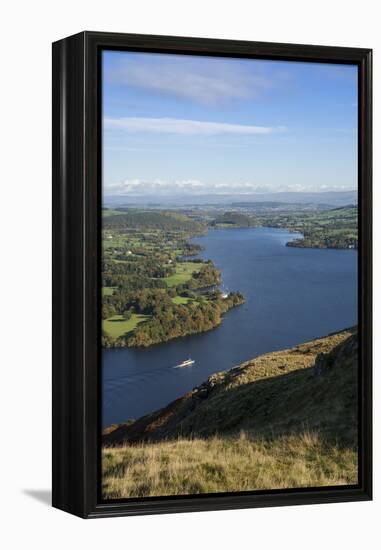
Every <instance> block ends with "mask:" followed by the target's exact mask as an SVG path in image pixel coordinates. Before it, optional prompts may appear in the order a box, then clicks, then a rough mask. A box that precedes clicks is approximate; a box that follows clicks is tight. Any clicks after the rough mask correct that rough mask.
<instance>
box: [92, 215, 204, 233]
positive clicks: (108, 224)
mask: <svg viewBox="0 0 381 550" xmlns="http://www.w3.org/2000/svg"><path fill="white" fill-rule="evenodd" d="M106 212H107V211H106ZM107 214H109V212H107ZM107 214H106V215H104V216H103V227H104V229H115V228H118V229H144V230H147V229H155V230H158V229H159V230H162V231H187V232H191V233H200V232H202V231H203V230H205V226H203V225H202V224H201V223H198V222H195V221H194V220H192V219H191V218H189V217H188V216H184V215H183V214H180V213H178V212H171V211H164V210H146V211H144V210H128V211H125V212H123V210H122V209H120V211H118V213H117V214H116V213H115V211H114V215H107Z"/></svg>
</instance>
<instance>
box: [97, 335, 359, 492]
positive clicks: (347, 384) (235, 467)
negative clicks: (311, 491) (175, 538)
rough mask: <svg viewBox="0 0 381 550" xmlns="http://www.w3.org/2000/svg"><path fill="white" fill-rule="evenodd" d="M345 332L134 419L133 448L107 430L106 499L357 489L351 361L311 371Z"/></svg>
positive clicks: (270, 357)
mask: <svg viewBox="0 0 381 550" xmlns="http://www.w3.org/2000/svg"><path fill="white" fill-rule="evenodd" d="M352 333H353V331H343V332H341V333H338V334H334V335H330V336H328V337H326V338H322V339H319V340H315V341H313V342H308V343H305V344H301V345H299V346H297V347H296V348H293V349H289V350H283V351H280V352H277V353H271V354H267V355H263V356H261V357H258V358H256V359H255V360H252V361H248V362H247V363H244V364H242V365H240V366H239V367H237V368H236V369H232V370H230V371H227V372H221V373H217V374H215V375H213V376H212V377H210V378H209V382H208V392H209V393H208V394H207V395H206V397H205V396H203V397H198V395H199V392H200V388H201V386H200V387H199V389H197V388H196V389H195V390H194V391H193V392H190V393H189V394H186V395H185V396H184V397H183V398H182V399H180V400H178V403H177V404H176V402H174V404H172V405H171V404H170V405H169V406H168V407H167V408H166V409H163V410H161V411H158V412H157V413H156V414H154V415H153V416H151V417H147V419H146V420H144V419H142V420H141V421H137V422H136V424H137V425H138V426H139V425H140V432H139V430H137V431H136V430H135V432H134V433H135V437H136V439H135V442H134V443H133V442H131V441H130V442H129V443H128V442H127V441H126V440H124V439H123V437H125V436H126V434H127V436H128V434H129V433H133V432H131V431H130V432H129V431H128V430H129V428H128V426H126V427H125V428H118V427H117V426H116V427H113V428H114V429H113V428H110V430H108V432H107V434H106V433H105V438H108V437H110V435H109V434H111V436H113V434H115V433H118V429H119V430H120V431H121V437H120V438H117V437H115V438H114V439H110V440H108V444H105V447H104V448H103V455H102V456H103V458H102V469H103V495H104V497H105V498H110V499H115V498H138V497H148V496H170V495H188V494H200V493H220V492H234V491H254V490H269V489H283V488H302V487H319V486H321V487H322V486H340V485H355V484H357V472H358V456H357V356H356V353H352V352H350V353H349V352H348V353H347V354H346V355H345V354H344V355H342V354H341V355H340V361H338V363H335V364H334V366H333V367H332V368H328V369H327V370H326V372H325V373H324V375H321V376H316V375H315V374H314V369H313V365H314V362H315V358H316V355H317V354H318V353H321V352H323V353H328V352H331V351H332V353H334V354H335V353H339V351H338V350H340V347H341V345H344V346H345V345H346V344H345V342H349V341H350V339H351V334H352ZM335 357H336V355H335ZM139 422H140V424H139ZM134 426H135V424H134V423H132V425H131V429H132V430H133V429H134ZM139 433H140V434H141V439H139V438H138V437H137V434H139ZM106 441H107V439H106ZM132 441H133V440H132Z"/></svg>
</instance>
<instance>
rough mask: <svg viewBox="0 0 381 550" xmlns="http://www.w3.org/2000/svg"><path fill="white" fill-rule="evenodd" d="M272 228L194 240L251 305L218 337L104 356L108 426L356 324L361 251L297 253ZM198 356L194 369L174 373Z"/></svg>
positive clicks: (232, 315) (230, 317) (236, 312)
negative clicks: (221, 374)
mask: <svg viewBox="0 0 381 550" xmlns="http://www.w3.org/2000/svg"><path fill="white" fill-rule="evenodd" d="M295 237H298V235H295V234H290V233H288V232H287V231H284V230H279V229H270V228H252V229H226V230H224V229H222V230H211V231H209V233H208V234H207V235H206V236H204V237H200V238H196V239H193V241H194V242H198V243H199V244H201V245H202V246H203V247H204V250H203V251H202V253H201V254H200V256H202V257H203V258H210V259H212V260H213V261H214V263H215V264H216V266H217V267H218V268H219V269H220V270H221V272H222V278H223V287H224V288H225V289H226V290H228V291H233V290H239V291H240V292H242V294H243V295H244V296H245V299H246V302H245V304H244V305H242V306H239V307H237V308H234V309H232V310H230V311H229V312H228V313H227V314H226V315H225V317H224V320H223V322H222V324H221V325H220V326H219V327H218V328H216V329H215V330H213V331H210V332H205V333H202V334H198V335H194V336H189V337H186V338H181V339H178V340H173V341H171V342H168V343H166V344H159V345H156V346H151V347H150V348H148V349H126V348H124V349H107V350H103V362H102V373H103V386H102V389H103V397H102V424H103V426H108V425H109V424H111V423H113V422H123V421H125V420H127V419H129V418H138V417H140V416H142V415H144V414H146V413H148V412H151V411H154V410H156V409H158V408H160V407H162V406H164V405H166V404H167V403H169V402H170V401H172V400H173V399H176V398H177V397H179V396H180V395H182V394H183V393H185V392H187V391H189V390H190V389H192V388H193V387H194V386H196V385H197V384H199V383H201V382H203V381H204V380H206V378H207V377H208V376H209V375H210V374H212V373H213V372H217V371H221V370H226V369H229V368H231V367H234V366H235V365H237V364H239V363H241V362H243V361H247V360H248V359H251V358H253V357H256V356H257V355H260V354H262V353H266V352H270V351H275V350H279V349H282V348H287V347H290V346H294V345H296V344H298V343H300V342H303V341H306V340H309V339H313V338H316V337H319V336H324V335H326V334H328V333H330V332H334V331H336V330H340V329H343V328H346V327H349V326H352V325H355V324H356V323H357V251H355V250H318V249H306V248H305V249H303V248H292V247H287V246H285V244H286V242H288V241H290V240H292V239H293V238H295ZM189 357H191V358H192V359H194V360H195V364H194V365H193V366H192V367H189V368H185V369H174V368H173V367H174V366H175V365H178V364H179V363H180V362H182V361H184V360H185V359H187V358H189Z"/></svg>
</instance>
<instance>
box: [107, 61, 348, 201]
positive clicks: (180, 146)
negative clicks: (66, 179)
mask: <svg viewBox="0 0 381 550" xmlns="http://www.w3.org/2000/svg"><path fill="white" fill-rule="evenodd" d="M103 186H104V194H105V195H126V196H128V195H134V196H135V195H141V196H147V197H148V196H150V197H152V196H154V197H156V198H158V197H165V196H169V195H170V196H172V197H173V196H174V195H176V196H177V195H179V196H182V195H184V196H192V195H203V194H217V195H224V194H235V195H248V194H252V193H260V192H277V191H330V190H335V191H339V190H349V189H356V188H357V67H356V66H350V65H331V64H316V63H299V62H288V61H261V60H248V59H231V58H230V59H229V58H212V57H199V56H180V55H176V56H174V55H164V54H145V53H130V52H115V51H105V52H103Z"/></svg>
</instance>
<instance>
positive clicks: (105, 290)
mask: <svg viewBox="0 0 381 550" xmlns="http://www.w3.org/2000/svg"><path fill="white" fill-rule="evenodd" d="M115 289H116V286H104V287H102V296H112V295H113V294H114V290H115Z"/></svg>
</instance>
